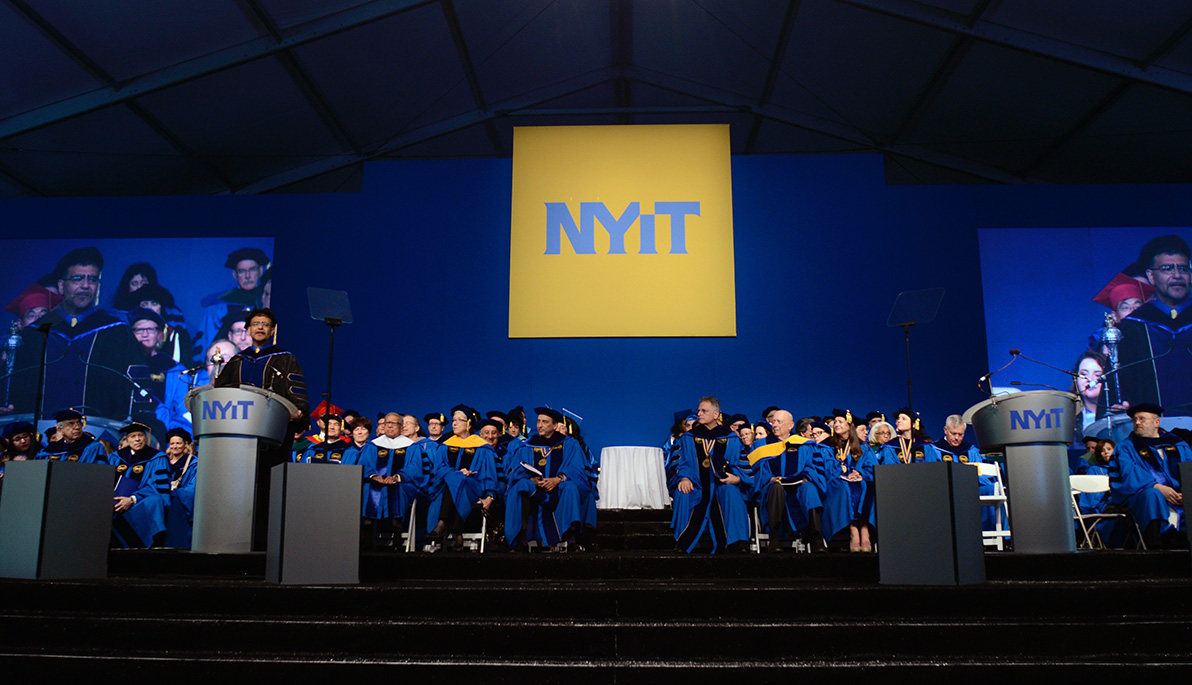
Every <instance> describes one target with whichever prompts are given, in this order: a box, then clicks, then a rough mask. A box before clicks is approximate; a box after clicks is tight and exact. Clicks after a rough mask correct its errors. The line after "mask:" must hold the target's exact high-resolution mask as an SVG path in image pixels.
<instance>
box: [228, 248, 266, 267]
mask: <svg viewBox="0 0 1192 685" xmlns="http://www.w3.org/2000/svg"><path fill="white" fill-rule="evenodd" d="M246 259H251V260H252V261H254V262H256V263H257V264H259V265H260V266H261V267H266V266H268V265H269V257H268V255H266V254H265V252H264V251H263V250H260V249H258V248H255V247H242V248H240V249H239V250H236V251H235V252H233V253H232V254H230V255H228V261H226V262H224V266H225V267H227V268H229V269H235V268H236V265H237V264H239V263H240V262H243V261H244V260H246Z"/></svg>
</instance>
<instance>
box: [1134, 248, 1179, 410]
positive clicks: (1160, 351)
mask: <svg viewBox="0 0 1192 685" xmlns="http://www.w3.org/2000/svg"><path fill="white" fill-rule="evenodd" d="M1189 254H1192V250H1189V248H1188V244H1187V243H1186V242H1185V241H1184V240H1183V239H1182V238H1180V237H1179V236H1176V235H1169V236H1161V237H1159V238H1155V239H1154V240H1152V241H1150V242H1149V243H1147V244H1146V245H1145V246H1143V248H1142V253H1141V254H1140V255H1139V265H1140V266H1142V267H1144V268H1145V269H1146V276H1147V280H1148V281H1150V283H1151V285H1153V286H1155V299H1153V300H1151V301H1150V302H1147V303H1146V304H1144V305H1142V306H1141V307H1139V308H1138V309H1136V310H1134V312H1133V313H1132V314H1130V316H1128V317H1127V318H1126V319H1125V320H1123V321H1122V322H1121V324H1120V325H1119V327H1120V328H1121V330H1122V341H1121V342H1120V343H1119V344H1118V360H1119V362H1118V363H1119V368H1120V369H1121V371H1120V373H1119V379H1120V383H1121V389H1122V399H1123V400H1124V401H1126V402H1129V403H1130V404H1131V405H1137V404H1141V403H1149V404H1159V405H1162V406H1164V407H1166V409H1167V411H1168V413H1169V414H1170V415H1175V416H1189V415H1192V299H1190V298H1189V297H1188V296H1189V292H1190V290H1192V288H1190V285H1192V274H1190V273H1189V271H1190V270H1189Z"/></svg>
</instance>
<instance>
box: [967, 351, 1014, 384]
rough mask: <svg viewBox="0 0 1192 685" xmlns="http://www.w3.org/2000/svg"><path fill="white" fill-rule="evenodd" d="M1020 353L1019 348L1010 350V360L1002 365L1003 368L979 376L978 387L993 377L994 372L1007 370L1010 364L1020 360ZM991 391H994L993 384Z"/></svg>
mask: <svg viewBox="0 0 1192 685" xmlns="http://www.w3.org/2000/svg"><path fill="white" fill-rule="evenodd" d="M1018 354H1019V352H1018V350H1010V361H1008V362H1006V363H1005V364H1004V365H1003V366H1002V368H1000V369H998V370H996V371H990V372H989V373H986V374H985V375H984V376H981V377H980V378H978V379H977V387H981V384H982V383H984V382H985V381H987V380H989V379H990V378H993V376H994V374H997V373H1001V372H1002V371H1005V370H1006V367H1007V366H1010V365H1011V364H1013V363H1014V362H1015V361H1017V360H1018ZM990 392H993V388H992V386H990Z"/></svg>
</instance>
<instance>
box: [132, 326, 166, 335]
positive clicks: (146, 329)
mask: <svg viewBox="0 0 1192 685" xmlns="http://www.w3.org/2000/svg"><path fill="white" fill-rule="evenodd" d="M160 330H161V329H160V328H158V327H157V326H146V327H142V328H134V329H132V332H133V333H134V334H136V335H148V334H150V333H156V332H158V331H160Z"/></svg>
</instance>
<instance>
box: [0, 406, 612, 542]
mask: <svg viewBox="0 0 1192 685" xmlns="http://www.w3.org/2000/svg"><path fill="white" fill-rule="evenodd" d="M55 418H56V419H57V421H58V425H57V426H56V429H55V439H54V440H52V441H51V442H50V443H49V444H48V445H46V446H45V447H41V446H40V445H37V447H38V448H40V449H32V448H31V447H25V448H24V451H23V452H21V454H19V455H9V456H13V458H16V459H27V458H31V457H32V458H39V459H50V460H62V461H73V462H80V463H101V464H104V463H106V464H111V465H113V466H115V467H116V483H115V487H114V494H113V523H112V526H113V536H112V542H113V545H114V546H121V547H151V546H166V547H179V548H189V546H190V538H191V529H192V526H193V508H194V488H195V483H196V481H197V474H198V465H199V459H198V454H197V448H196V445H197V443H194V442H193V441H192V440H191V436H190V434H189V433H187V432H186V431H185V430H182V429H171V430H170V431H169V432H168V433H167V435H166V451H165V452H164V453H163V452H161V451H159V450H157V449H155V448H154V447H152V446H150V445H149V435H150V429H149V428H148V427H147V426H145V425H143V424H139V423H131V424H129V425H127V426H125V427H124V428H122V429H121V431H120V432H121V434H122V438H121V444H120V446H119V448H117V449H110V447H109V446H107V445H106V441H104V440H99V439H96V438H95V437H94V436H92V435H91V434H90V433H87V432H85V431H84V430H83V427H84V417H83V416H82V414H80V413H79V412H77V411H74V410H64V411H62V412H59V413H58V414H57V415H56V417H55ZM428 418H431V419H433V420H434V422H435V423H438V424H440V425H443V424H446V423H447V420H446V417H444V416H442V415H441V414H437V415H431V416H430V417H428ZM537 419H538V420H537V432H536V433H535V434H534V435H532V436H530V437H529V438H528V439H526V438H523V437H521V435H522V434H523V433H524V431H519V430H517V429H516V428H515V429H514V430H513V432H515V433H518V436H517V437H510V438H509V439H505V440H493V441H492V443H490V442H489V441H487V440H485V439H484V438H481V437H480V436H479V435H474V434H473V433H472V429H473V427H475V426H477V425H480V426H482V428H481V430H482V432H483V433H485V434H496V431H495V430H494V429H495V428H496V427H497V426H500V425H501V424H500V422H497V421H495V420H494V419H492V418H490V419H487V420H483V421H482V420H481V419H480V418H479V415H478V413H477V412H476V411H475V410H473V409H471V408H469V407H466V406H464V405H460V406H457V407H456V408H455V409H453V411H452V419H451V421H450V425H451V429H452V430H451V432H450V433H443V434H442V435H440V436H439V439H438V440H435V439H431V438H430V437H426V436H422V435H420V434H419V433H420V431H419V430H418V427H419V424H418V422H417V420H416V419H415V418H414V417H412V416H401V415H399V414H388V415H386V416H385V417H382V419H381V423H382V424H383V429H384V430H383V432H382V433H381V434H380V435H378V436H377V437H376V438H375V439H371V438H372V435H371V431H372V425H371V422H370V421H369V420H368V419H366V418H363V417H358V418H356V419H355V420H354V422H353V424H352V427H351V435H352V439H346V438H345V436H343V435H342V434H341V425H342V419H341V418H340V417H339V416H336V415H334V414H325V415H323V416H321V417H320V425H321V426H323V427H324V429H325V434H324V435H323V436H321V437H320V436H309V437H308V439H307V440H306V441H305V443H306V444H305V445H300V446H301V447H303V449H301V451H299V452H296V453H295V457H294V458H295V460H296V461H303V462H307V463H314V464H347V465H351V464H358V465H360V466H361V467H362V476H363V483H362V502H361V513H362V516H363V517H364V519H365V520H366V521H367V522H370V523H373V524H377V525H375V526H374V527H373V530H382V529H384V530H389V531H392V530H395V529H397V528H398V527H399V524H404V523H405V522H406V517H407V516H408V515H409V512H410V508H411V504H413V503H414V502H415V501H418V502H419V503H420V504H419V506H418V508H417V511H419V512H424V513H423V514H422V515H421V516H420V518H421V520H423V521H425V522H426V529H425V531H424V532H425V535H426V537H429V538H430V539H432V540H444V541H446V540H453V542H454V544H453V546H454V547H458V546H460V545H461V543H462V536H461V534H462V533H464V532H465V531H466V530H469V529H474V528H477V527H478V526H479V518H480V517H481V516H484V517H487V518H489V519H490V520H493V521H494V523H493V524H492V526H490V527H492V528H494V529H495V531H496V532H497V535H499V534H500V531H501V530H502V529H503V530H504V534H505V535H506V536H507V539H508V542H509V544H510V546H515V547H519V548H526V547H527V546H528V545H529V543H531V542H533V543H535V544H536V545H540V546H543V547H549V548H552V549H555V550H560V551H577V550H580V549H582V548H583V547H582V546H581V544H580V543H587V544H588V545H590V544H591V541H592V540H594V539H595V530H596V498H597V496H596V477H597V476H596V473H597V469H596V465H595V463H594V462H593V461H592V460H591V459H590V458H589V456H588V452H587V449H586V447H584V446H583V443H582V441H581V440H580V439H576V438H572V437H569V436H568V432H570V433H572V434H575V433H577V431H578V428H577V425H576V424H575V423H574V422H572V421H570V420H568V419H567V418H566V417H564V416H563V415H562V414H561V413H560V412H558V411H556V410H554V409H551V408H549V407H541V408H539V409H538V413H537ZM428 423H431V422H430V421H428ZM516 423H517V420H516V419H513V420H510V424H511V425H514V424H516ZM403 424H404V425H405V426H410V425H411V424H412V425H413V426H414V427H415V430H414V431H413V434H414V437H413V438H411V437H408V436H406V435H402V434H401V433H400V431H399V430H398V429H397V427H400V426H402V425H403ZM519 427H520V426H519ZM7 432H8V433H9V436H8V437H9V438H10V440H9V444H10V445H12V446H14V449H15V448H16V447H17V446H24V445H26V444H32V443H35V440H34V437H33V429H32V425H31V424H24V425H20V424H11V425H10V427H9V428H8V429H7ZM436 432H437V431H436ZM506 435H507V434H506ZM502 437H504V436H502ZM310 438H315V439H317V442H316V441H315V440H312V439H310ZM5 454H7V452H6V453H5ZM3 463H4V462H3V461H0V464H3ZM502 512H503V515H502ZM381 524H385V525H381ZM421 534H422V533H421V532H420V533H419V535H421Z"/></svg>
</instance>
